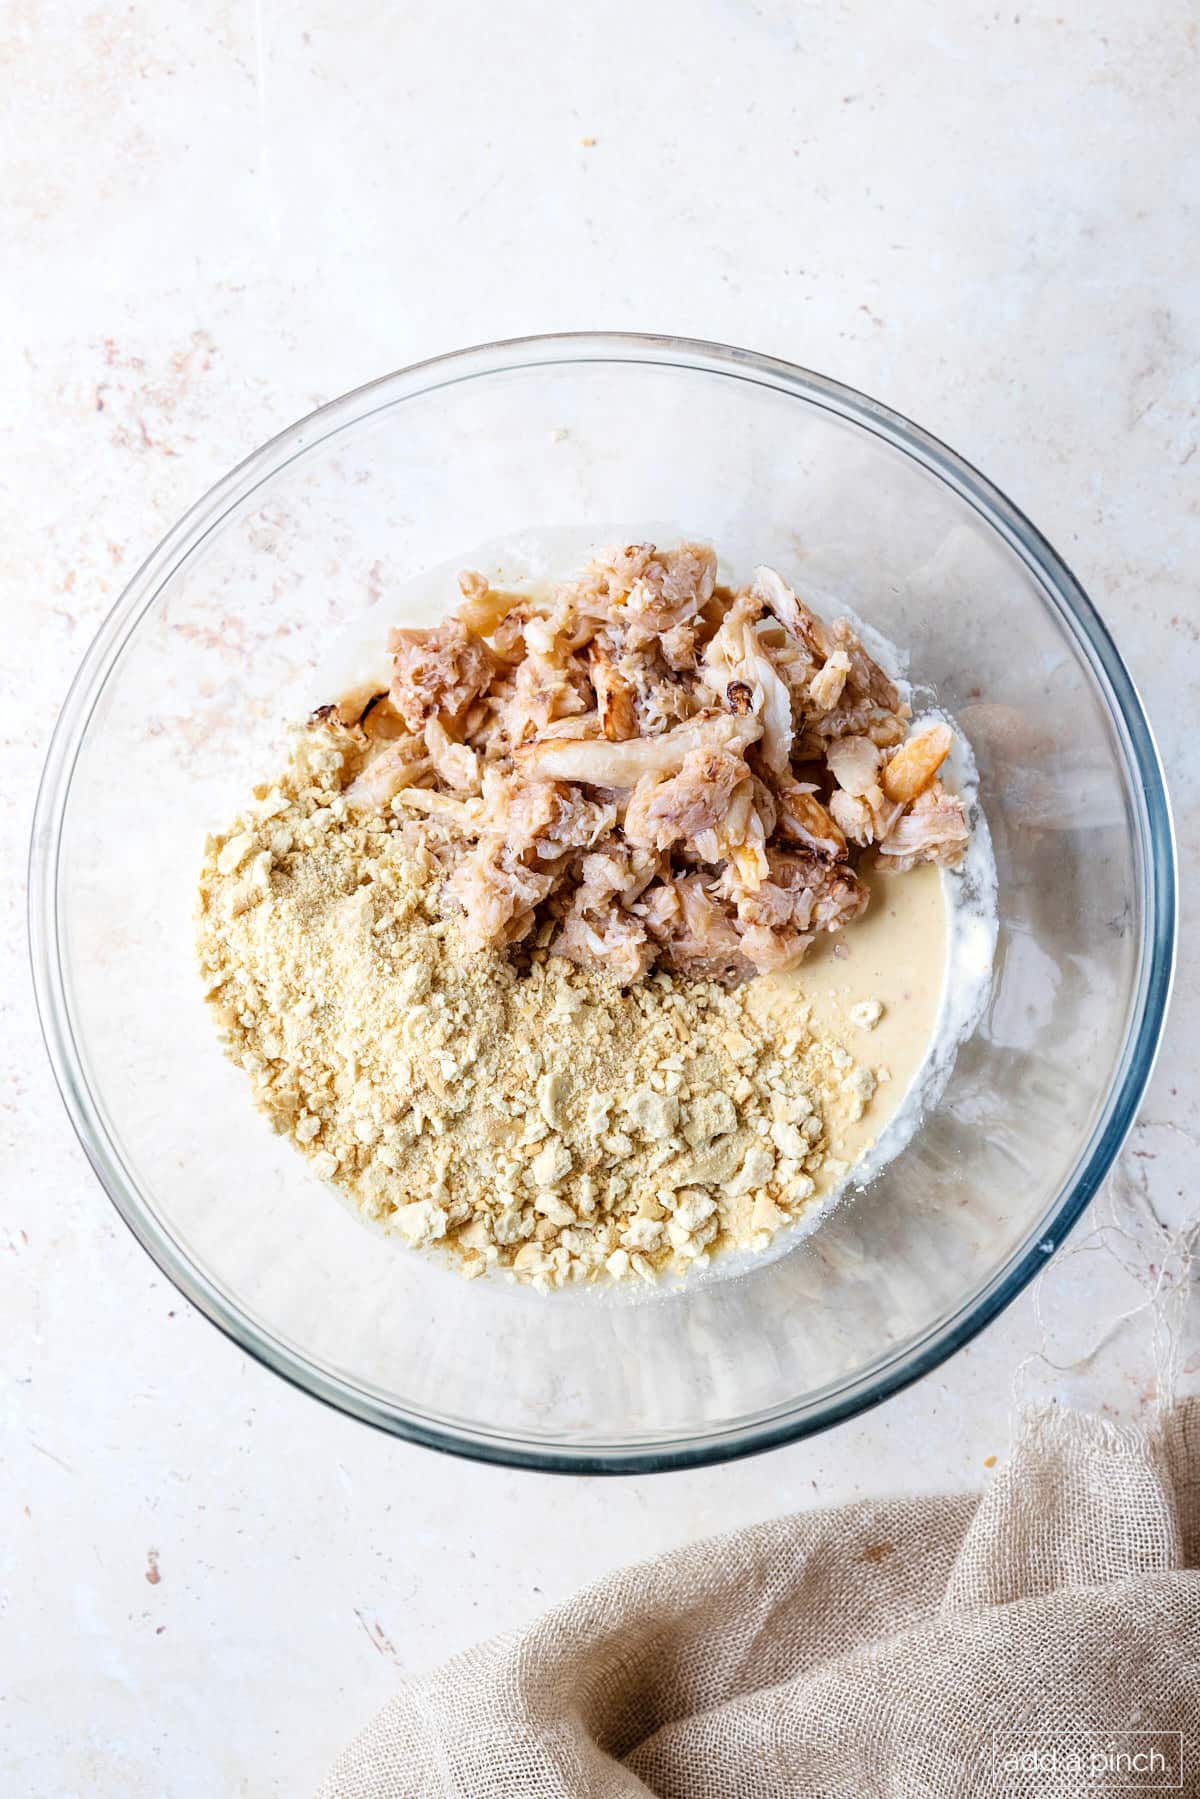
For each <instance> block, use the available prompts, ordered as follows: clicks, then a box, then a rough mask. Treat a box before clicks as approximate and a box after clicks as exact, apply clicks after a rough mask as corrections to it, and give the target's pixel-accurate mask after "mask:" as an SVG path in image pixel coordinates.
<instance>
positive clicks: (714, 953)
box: [323, 543, 967, 984]
mask: <svg viewBox="0 0 1200 1799" xmlns="http://www.w3.org/2000/svg"><path fill="white" fill-rule="evenodd" d="M460 586H461V589H462V603H461V604H460V605H459V607H458V608H457V610H456V611H455V612H454V613H453V614H452V615H450V616H449V617H447V618H446V619H445V620H444V622H443V623H441V624H440V625H438V626H436V627H434V628H432V629H428V630H398V631H395V632H393V634H392V638H391V642H390V646H389V647H390V650H391V653H392V657H393V675H392V682H391V687H390V690H389V692H388V693H387V694H386V695H379V694H372V693H366V692H363V693H359V694H357V695H350V696H347V698H346V699H344V700H343V701H341V702H340V703H339V704H338V705H337V706H336V707H329V708H325V709H323V710H324V711H325V712H326V713H327V714H328V715H330V716H335V717H336V719H337V722H338V723H340V724H341V725H343V726H347V727H354V728H357V729H358V730H360V731H361V732H362V733H363V735H364V737H365V739H366V740H367V751H368V753H367V758H366V761H365V763H364V766H363V768H362V770H361V772H360V773H359V775H358V776H357V778H356V779H355V781H354V783H353V784H352V786H351V787H350V788H349V789H348V790H347V794H346V798H347V800H348V801H349V802H350V804H351V805H354V806H356V807H360V808H364V809H372V808H374V809H383V808H389V809H390V810H391V811H392V813H393V814H395V815H397V816H400V817H404V818H407V819H408V820H409V821H410V822H409V824H408V825H407V826H406V829H407V830H409V831H410V832H412V833H413V834H414V836H415V837H416V838H418V839H419V842H420V845H421V847H422V849H423V850H424V851H425V852H426V853H429V854H432V855H433V856H435V857H436V859H437V861H438V863H439V864H440V865H441V867H442V868H443V870H444V871H445V874H446V885H445V892H446V894H447V895H448V897H449V900H450V902H451V903H452V905H453V907H454V908H455V909H457V910H458V911H459V912H460V913H461V915H462V923H463V929H464V933H465V937H466V940H467V942H468V943H469V944H471V945H473V946H476V947H479V948H483V947H487V946H502V945H509V944H515V943H518V942H521V941H522V940H524V939H529V938H532V939H533V940H534V941H535V942H536V943H537V944H538V945H539V946H541V947H548V948H549V949H550V951H551V952H552V953H554V954H557V955H560V956H564V957H567V958H568V959H569V960H571V961H573V962H576V963H579V964H581V965H583V966H587V967H594V968H599V969H602V970H604V971H605V972H607V973H608V974H610V975H612V976H613V977H614V978H616V979H617V980H619V981H621V982H622V983H625V984H628V983H631V982H634V981H637V980H639V979H640V978H641V977H642V976H644V975H645V974H646V973H647V972H648V971H649V970H650V969H651V968H652V967H653V966H654V964H655V963H656V962H659V961H661V962H663V963H665V964H667V965H669V966H671V967H673V968H675V969H677V970H678V971H679V972H680V973H682V974H684V975H687V976H691V977H694V978H703V979H714V978H715V979H720V980H738V979H742V978H745V977H747V976H749V975H753V974H756V973H765V972H767V971H770V970H778V969H785V968H789V967H792V966H793V965H794V964H795V963H797V962H799V961H800V959H801V958H802V957H803V955H804V953H805V951H806V950H807V948H808V947H809V945H810V944H811V943H812V941H813V938H814V936H815V935H816V934H817V933H818V932H820V931H837V930H840V929H841V928H842V927H843V926H844V925H846V924H848V923H850V922H851V920H853V919H855V918H857V917H858V915H859V914H860V913H861V912H862V910H863V908H864V907H865V905H866V903H867V889H866V887H865V886H864V885H863V883H862V881H861V880H860V879H859V876H858V874H857V873H856V862H857V860H858V857H859V854H860V852H861V851H863V850H864V849H866V848H867V847H868V846H874V849H875V852H876V854H877V857H878V864H879V866H880V867H882V868H888V869H892V870H896V871H902V870H905V869H909V868H911V867H913V865H914V864H915V863H917V862H939V863H945V864H950V865H953V864H955V863H956V862H958V861H959V860H960V859H961V857H962V854H963V851H964V848H965V845H966V841H967V829H966V823H965V819H964V816H963V808H962V804H961V802H960V800H959V799H958V798H957V797H956V796H955V795H953V794H951V793H949V792H947V791H946V789H945V788H944V787H943V785H942V783H941V782H940V781H939V780H938V778H937V775H938V770H939V768H940V767H941V764H942V762H943V761H944V759H945V757H946V755H947V754H948V752H949V750H950V747H951V744H952V741H953V739H952V734H951V732H950V730H949V728H948V727H947V726H945V725H940V724H939V725H934V726H932V727H930V728H928V729H926V730H923V731H921V732H919V733H918V734H916V735H913V736H910V735H909V730H910V718H911V715H910V711H909V708H908V706H907V705H906V704H905V703H904V701H903V700H902V699H901V696H900V694H899V693H898V691H897V689H896V687H895V686H894V684H893V683H892V681H891V680H890V679H889V678H888V676H887V675H886V674H885V673H884V671H883V670H882V669H881V668H880V667H879V666H878V664H877V663H875V662H873V661H872V659H871V657H870V656H868V655H867V653H866V651H865V650H864V649H863V647H862V644H861V643H860V642H859V640H858V638H857V637H856V635H855V633H854V632H853V630H852V629H851V628H850V626H849V624H848V623H847V622H846V621H845V620H844V619H838V620H835V621H834V622H833V623H832V624H827V623H825V621H824V620H822V619H821V618H819V617H818V616H817V615H816V614H815V613H814V612H813V611H811V610H810V608H809V607H808V606H806V605H805V604H804V602H803V601H802V600H801V599H799V598H798V597H797V595H796V594H795V593H793V592H792V590H791V588H789V587H788V586H787V585H786V583H785V582H784V581H783V580H782V579H781V578H780V576H779V575H777V574H776V573H775V572H774V571H773V570H772V569H769V568H759V569H756V570H755V572H754V578H753V580H752V581H751V582H750V584H749V585H748V586H746V587H742V588H740V589H739V590H738V591H737V592H732V591H730V590H729V589H728V588H725V587H722V586H719V585H718V583H717V567H716V556H715V554H714V552H713V551H712V550H711V549H709V548H707V547H705V546H703V545H700V544H693V543H684V544H680V545H679V546H678V547H677V548H675V549H673V550H666V551H660V550H657V549H656V548H655V547H654V545H653V544H630V545H628V546H625V547H623V548H620V549H616V550H612V551H609V552H607V553H606V554H603V555H601V556H599V557H598V558H597V559H596V560H595V561H594V562H593V563H592V564H591V565H590V567H589V568H588V569H587V570H586V571H585V573H584V574H583V576H582V578H581V579H580V580H578V581H576V582H572V583H569V584H564V585H561V586H559V587H557V588H556V589H554V590H553V592H551V593H550V594H549V595H547V596H545V597H536V598H535V597H531V596H530V595H527V594H526V595H522V594H517V593H505V592H500V591H498V590H496V589H493V588H492V587H490V586H489V584H488V582H487V581H486V580H485V579H484V577H483V576H482V575H478V574H465V575H463V576H462V577H460Z"/></svg>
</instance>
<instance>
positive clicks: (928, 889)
mask: <svg viewBox="0 0 1200 1799" xmlns="http://www.w3.org/2000/svg"><path fill="white" fill-rule="evenodd" d="M859 874H860V876H861V878H862V879H863V880H864V881H865V882H866V884H867V886H868V887H869V888H870V890H871V903H870V905H869V906H868V908H867V910H866V912H864V913H863V915H862V917H861V918H859V919H857V920H856V921H855V922H854V923H853V924H851V925H849V926H848V927H847V928H846V929H845V930H844V931H839V932H836V933H834V934H829V933H823V934H822V935H820V936H819V937H817V939H816V941H815V942H814V943H813V946H812V948H811V949H810V950H809V952H808V955H807V956H806V957H805V959H804V961H803V962H802V963H801V965H800V967H799V968H797V969H795V970H793V971H792V972H791V973H789V974H778V975H765V976H760V977H759V979H758V980H756V981H754V982H753V983H752V992H751V997H750V1004H751V1006H752V1008H753V1009H754V1011H756V1012H758V1013H759V1015H760V1016H761V1017H762V1018H763V1019H767V1018H775V1019H777V1020H778V1021H779V1028H780V1030H781V1031H782V1030H783V1029H784V1028H786V1023H787V1021H788V1020H789V1019H791V1020H793V1021H794V1020H795V1019H796V1018H797V1016H800V1017H807V1018H808V1019H809V1020H810V1021H811V1025H812V1028H813V1030H814V1032H815V1034H816V1035H818V1036H820V1037H822V1038H826V1039H831V1040H832V1041H833V1042H835V1043H838V1044H840V1045H841V1047H842V1048H843V1049H845V1051H846V1052H847V1054H848V1055H850V1056H852V1057H853V1059H854V1061H855V1062H857V1063H859V1064H860V1066H865V1067H868V1068H871V1069H873V1070H874V1071H875V1072H876V1074H877V1076H878V1077H879V1086H878V1087H877V1089H876V1092H875V1095H874V1098H873V1099H872V1100H871V1101H870V1102H869V1103H868V1105H867V1107H866V1110H865V1111H864V1113H863V1116H862V1117H861V1118H859V1119H851V1118H850V1117H849V1116H848V1115H847V1112H846V1111H841V1112H839V1111H838V1110H836V1109H835V1110H834V1112H833V1113H832V1115H831V1116H829V1117H827V1119H826V1128H827V1130H828V1134H829V1140H830V1148H831V1151H832V1153H833V1155H834V1156H835V1157H837V1158H838V1159H840V1160H841V1161H843V1162H846V1163H848V1164H850V1165H853V1164H854V1163H855V1162H856V1161H858V1159H859V1157H860V1156H862V1155H864V1154H865V1153H866V1151H867V1150H869V1149H870V1148H871V1147H872V1146H873V1145H874V1144H875V1142H876V1141H877V1140H878V1138H879V1135H880V1133H881V1132H882V1130H883V1128H884V1126H885V1125H886V1124H887V1123H888V1121H889V1120H890V1119H891V1118H892V1117H893V1116H894V1114H895V1113H896V1111H897V1109H898V1108H899V1106H900V1104H901V1102H902V1100H903V1099H904V1095H905V1093H906V1092H907V1091H908V1089H909V1087H910V1086H911V1084H912V1081H913V1079H914V1077H915V1076H916V1074H917V1073H918V1071H919V1069H920V1068H921V1065H922V1063H923V1062H924V1060H925V1057H926V1056H927V1055H928V1053H929V1049H930V1045H931V1043H932V1040H933V1035H934V1029H935V1026H936V1024H937V1020H938V1013H939V1010H940V1007H941V998H942V988H943V984H944V982H945V978H946V945H947V916H946V901H945V897H944V894H943V890H942V879H941V875H940V873H939V871H938V870H937V869H936V868H933V867H930V866H928V865H926V866H923V867H918V868H914V869H912V870H910V872H909V873H908V874H883V873H880V872H879V871H878V869H876V868H874V867H873V866H872V865H871V861H870V859H869V858H868V859H866V860H865V861H864V863H863V865H861V866H860V868H859ZM863 1000H879V1001H881V1002H882V1005H883V1008H884V1010H883V1016H882V1017H881V1019H880V1020H879V1023H878V1024H877V1025H876V1026H875V1028H874V1029H873V1030H869V1031H867V1030H863V1029H861V1027H860V1026H858V1025H856V1024H854V1023H852V1022H851V1019H850V1009H851V1007H852V1006H856V1005H858V1004H859V1003H860V1001H863ZM837 1178H838V1177H837V1176H836V1174H835V1175H832V1176H830V1175H826V1176H825V1177H824V1178H823V1179H818V1182H817V1188H818V1192H821V1191H824V1190H826V1189H827V1188H828V1187H830V1186H833V1185H836V1183H837Z"/></svg>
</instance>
